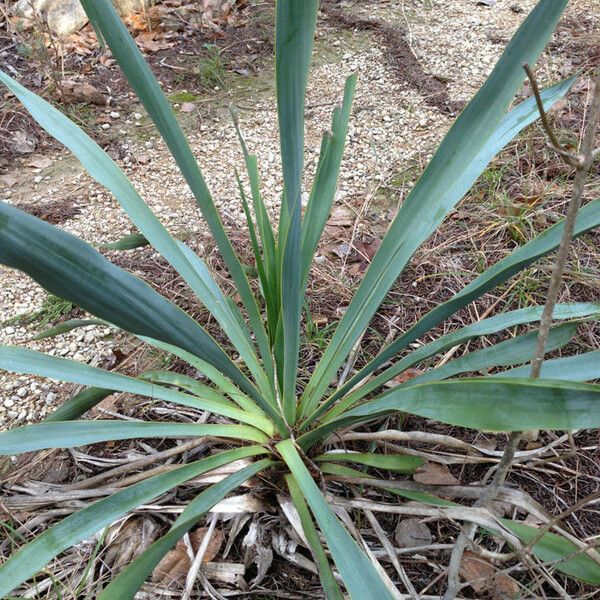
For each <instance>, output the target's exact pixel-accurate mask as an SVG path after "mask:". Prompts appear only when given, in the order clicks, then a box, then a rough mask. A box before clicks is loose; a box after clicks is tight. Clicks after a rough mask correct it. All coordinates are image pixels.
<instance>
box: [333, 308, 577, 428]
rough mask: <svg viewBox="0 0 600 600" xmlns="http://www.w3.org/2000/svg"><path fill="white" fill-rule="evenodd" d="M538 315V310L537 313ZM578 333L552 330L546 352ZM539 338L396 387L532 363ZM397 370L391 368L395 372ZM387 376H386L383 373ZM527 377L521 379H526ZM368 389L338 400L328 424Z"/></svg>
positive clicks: (573, 327)
mask: <svg viewBox="0 0 600 600" xmlns="http://www.w3.org/2000/svg"><path fill="white" fill-rule="evenodd" d="M540 313H541V309H540ZM576 331H577V324H576V323H573V324H571V323H568V324H566V325H560V326H559V327H555V328H554V329H553V330H552V331H551V332H550V334H549V335H548V345H547V346H546V351H547V352H550V351H552V350H556V349H558V348H562V347H563V346H564V345H565V344H567V343H568V342H569V341H570V340H571V339H572V337H573V336H574V335H575V333H576ZM537 338H538V334H537V331H532V332H531V333H527V334H525V335H520V336H517V337H514V338H511V339H509V340H505V341H504V342H500V343H499V344H495V345H494V346H490V347H489V348H484V349H483V350H477V351H475V352H470V353H469V354H467V355H465V356H462V357H461V358H457V359H455V360H452V361H450V362H448V363H446V364H445V365H444V366H442V367H439V368H437V369H428V370H427V371H425V372H424V373H422V374H421V375H417V376H416V377H413V378H412V379H409V380H408V381H405V382H403V383H400V384H399V385H398V386H396V387H410V386H413V385H419V384H421V383H426V382H428V381H440V380H442V379H448V378H449V377H453V376H454V375H460V374H461V373H470V372H476V371H481V370H482V369H489V368H492V367H502V366H507V365H518V364H521V363H524V362H527V361H529V360H531V357H532V356H533V353H534V350H535V348H536V345H537ZM395 370H396V369H395V368H394V371H395ZM385 373H386V375H385V377H387V375H388V374H389V373H388V372H387V371H385ZM528 375H529V373H527V374H526V375H524V377H527V376H528ZM383 378H384V375H383V374H382V376H381V378H377V381H375V380H374V381H375V383H378V382H379V381H381V380H382V379H383ZM371 389H372V388H371V385H368V387H367V389H366V390H364V389H363V388H362V387H360V388H358V389H357V390H356V391H354V392H352V393H350V394H348V395H347V396H346V397H345V398H343V399H342V400H340V401H339V402H338V403H337V404H336V405H335V406H334V407H333V408H332V409H331V410H330V411H329V412H328V413H327V415H326V416H325V417H324V418H323V420H325V421H328V420H330V419H331V418H332V417H334V416H335V415H339V414H341V413H342V412H345V411H346V410H348V409H349V408H350V407H351V406H354V404H356V403H357V402H359V401H360V400H361V399H363V398H364V396H365V391H370V390H371Z"/></svg>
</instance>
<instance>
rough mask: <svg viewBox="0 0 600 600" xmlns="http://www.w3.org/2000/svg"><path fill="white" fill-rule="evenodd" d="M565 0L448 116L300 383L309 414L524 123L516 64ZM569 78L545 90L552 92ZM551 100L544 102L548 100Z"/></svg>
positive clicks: (528, 55) (533, 20)
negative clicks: (404, 276) (411, 266)
mask: <svg viewBox="0 0 600 600" xmlns="http://www.w3.org/2000/svg"><path fill="white" fill-rule="evenodd" d="M566 4H567V2H566V0H541V1H540V2H539V3H538V4H537V5H536V7H535V8H534V9H533V10H532V11H531V13H530V14H529V16H528V17H527V19H526V20H525V22H524V23H523V24H522V25H521V27H520V28H519V29H518V31H517V32H516V33H515V35H514V36H513V37H512V39H511V41H510V43H509V44H508V46H507V48H506V50H505V51H504V53H503V54H502V57H501V58H500V60H499V61H498V63H497V64H496V66H495V67H494V70H493V71H492V73H491V74H490V76H489V77H488V79H487V81H486V82H485V83H484V84H483V86H482V87H481V88H480V89H479V91H478V92H477V94H476V95H475V97H474V98H473V99H472V100H471V102H470V103H469V105H468V106H467V107H466V108H465V110H464V111H463V112H462V113H461V115H460V116H459V117H458V119H457V120H456V121H455V123H454V124H453V126H452V127H451V128H450V131H449V132H448V133H447V135H446V137H445V138H444V140H443V141H442V143H441V144H440V146H439V148H438V150H437V152H436V153H435V155H434V156H433V158H432V160H431V162H430V163H429V166H428V167H427V169H426V170H425V172H424V173H423V175H422V176H421V178H420V179H419V181H418V182H417V183H416V184H415V186H414V187H413V189H412V191H411V192H410V194H409V195H408V197H407V198H406V200H404V202H403V204H402V206H401V207H400V210H399V211H398V214H397V215H396V218H395V219H394V221H393V222H392V224H391V225H390V228H389V229H388V232H387V234H386V236H385V238H384V239H383V241H382V243H381V246H380V247H379V250H378V252H377V254H376V255H375V257H374V258H373V260H372V262H371V264H370V266H369V268H368V269H367V272H366V273H365V276H364V277H363V280H362V282H361V284H360V286H359V288H358V290H357V292H356V294H355V295H354V297H353V299H352V301H351V303H350V305H349V307H348V309H347V310H346V312H345V313H344V316H343V317H342V319H341V321H340V323H339V325H338V327H337V329H336V331H335V334H334V336H333V338H332V340H331V342H330V344H329V346H328V348H327V350H326V351H325V353H324V354H323V357H322V359H321V361H320V362H319V364H318V365H317V367H316V368H315V371H314V373H313V376H312V377H311V380H310V381H309V383H308V386H307V388H306V390H305V393H304V396H303V399H302V402H301V414H302V415H303V416H305V415H307V414H310V413H311V412H312V411H313V410H314V409H315V408H316V405H317V403H318V402H319V400H320V399H321V397H322V395H323V393H324V392H325V390H326V389H327V387H328V385H329V382H330V381H331V380H332V379H333V378H334V376H335V373H336V372H337V370H338V369H339V367H340V366H341V364H342V363H343V361H344V359H345V357H346V356H347V355H348V353H349V352H350V351H351V349H352V347H353V345H354V344H355V342H356V340H357V339H358V338H359V336H360V335H361V333H362V332H363V331H364V330H365V328H366V327H367V325H368V323H369V321H370V320H371V318H372V316H373V314H374V313H375V312H376V310H377V308H378V307H379V305H380V304H381V302H382V301H383V299H384V298H385V296H386V294H387V292H388V291H389V289H390V288H391V286H392V285H393V284H394V282H395V281H396V279H397V278H398V276H399V275H400V273H401V272H402V270H403V269H404V267H405V266H406V264H407V262H408V261H409V260H410V258H411V257H412V255H413V253H414V252H415V251H416V250H417V248H418V247H419V246H420V245H421V244H422V243H423V242H424V241H425V240H426V239H427V238H428V237H429V236H430V235H431V233H433V231H435V229H436V228H437V227H438V226H439V225H440V223H441V222H442V221H443V219H444V218H445V216H446V215H447V214H448V212H449V211H450V210H451V209H452V207H453V206H455V204H456V203H457V202H458V201H459V200H460V199H461V198H462V197H463V195H464V194H465V193H466V192H467V191H468V190H469V188H470V187H471V186H472V185H473V183H474V182H475V181H476V179H477V177H479V175H480V174H481V172H482V171H483V169H484V168H485V167H486V165H487V164H488V163H489V161H490V160H491V159H492V158H493V156H494V155H495V154H497V153H498V152H499V151H500V150H501V149H502V148H503V147H504V146H505V145H506V144H507V143H508V142H509V141H510V140H511V139H512V138H513V137H514V136H515V135H516V134H517V133H518V132H519V131H520V130H521V129H522V128H523V127H524V126H525V125H527V123H530V122H532V121H533V120H535V119H536V118H537V117H538V110H537V107H536V104H535V102H534V101H533V100H532V99H530V100H528V101H526V102H523V103H522V104H521V105H519V106H517V107H516V108H515V109H514V110H512V111H511V112H510V113H509V114H508V115H506V116H505V112H506V110H507V108H508V106H509V104H510V102H511V100H512V99H513V96H514V94H515V92H516V91H517V90H518V88H519V86H520V85H521V84H522V81H523V64H524V63H530V64H533V63H535V61H536V60H537V58H538V56H539V55H540V53H541V52H542V50H543V48H544V46H545V45H546V42H547V40H548V38H549V37H550V35H551V34H552V32H553V31H554V28H555V26H556V23H557V22H558V19H559V18H560V15H561V14H562V12H563V10H564V9H565V6H566ZM569 86H570V82H563V83H562V84H559V85H558V86H554V88H551V89H550V90H546V96H545V102H548V101H549V99H554V98H555V99H558V98H559V97H560V96H561V95H562V94H564V93H565V92H566V91H567V89H568V87H569ZM550 103H551V102H550Z"/></svg>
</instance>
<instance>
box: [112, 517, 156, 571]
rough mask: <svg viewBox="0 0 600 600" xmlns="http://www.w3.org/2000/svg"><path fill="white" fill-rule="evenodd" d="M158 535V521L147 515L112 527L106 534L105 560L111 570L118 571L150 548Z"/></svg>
mask: <svg viewBox="0 0 600 600" xmlns="http://www.w3.org/2000/svg"><path fill="white" fill-rule="evenodd" d="M157 536H158V530H157V526H156V523H155V522H154V521H153V520H152V519H148V518H145V517H134V518H133V519H129V520H127V521H126V522H125V523H124V524H119V525H118V526H116V527H111V528H110V530H109V531H108V533H107V535H106V542H105V545H106V546H107V550H106V554H105V557H104V561H105V562H106V563H107V565H108V566H109V567H110V568H111V572H113V573H117V572H118V571H120V570H121V569H122V568H123V567H124V566H125V565H127V564H129V563H130V562H131V561H132V560H133V559H134V558H136V557H137V556H139V555H140V554H141V553H142V552H143V551H144V550H145V549H146V548H148V546H150V544H151V543H152V542H153V541H154V540H155V539H156V538H157Z"/></svg>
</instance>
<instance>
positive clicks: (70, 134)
mask: <svg viewBox="0 0 600 600" xmlns="http://www.w3.org/2000/svg"><path fill="white" fill-rule="evenodd" d="M0 82H2V83H3V84H4V85H6V86H7V87H8V88H9V89H10V91H11V92H13V93H14V94H15V95H16V96H17V98H19V100H20V101H21V102H22V103H23V105H24V106H25V108H27V110H28V111H29V112H30V114H31V115H32V116H33V118H34V119H35V120H36V121H37V122H38V123H39V124H40V125H41V126H42V127H43V128H44V129H46V131H48V133H49V134H50V135H52V136H53V137H54V138H56V139H57V140H58V141H59V142H61V143H62V144H64V145H65V146H66V147H67V148H69V149H70V150H71V152H73V154H74V155H75V156H76V157H77V158H78V159H79V160H80V161H81V163H82V165H83V166H84V167H85V169H86V170H87V171H88V173H89V174H90V175H91V176H92V177H94V179H96V181H98V182H99V183H100V184H102V185H103V186H104V187H106V188H107V189H108V190H110V191H111V192H112V193H113V194H114V195H115V198H116V199H117V200H118V201H119V203H120V204H121V206H122V208H123V210H124V211H125V212H126V213H127V215H128V216H129V217H130V218H131V220H132V221H133V223H134V224H135V225H136V227H137V228H138V229H139V231H140V233H141V234H143V236H144V237H145V238H146V239H147V240H148V241H149V242H150V243H151V244H152V245H153V246H154V248H156V250H158V252H160V253H161V254H162V255H163V256H164V257H165V258H166V259H167V261H168V262H169V263H170V264H171V265H172V266H173V268H174V269H175V270H176V271H177V272H178V273H179V274H180V275H181V276H182V277H183V279H184V281H185V282H186V283H187V284H188V285H189V286H190V288H191V289H192V290H193V291H194V293H195V294H196V295H197V296H198V298H199V299H200V301H201V302H202V303H203V304H204V305H205V306H206V307H207V308H208V310H209V311H210V312H211V313H212V314H213V315H214V317H215V318H216V320H217V321H218V323H219V324H220V325H221V327H222V328H223V331H224V332H225V334H226V335H227V336H228V337H229V339H230V340H231V342H232V344H233V345H234V347H235V348H236V350H237V351H238V352H239V353H240V356H241V357H242V360H243V361H244V362H245V363H246V364H247V365H248V367H249V368H250V370H251V372H252V374H253V376H254V377H255V379H256V382H257V384H258V385H259V386H260V387H261V388H263V389H264V387H265V386H267V389H268V386H269V380H268V379H267V377H266V374H265V373H264V370H263V369H262V367H261V365H260V362H259V361H258V358H257V356H256V353H255V351H254V347H253V343H252V340H251V339H250V336H249V334H248V331H247V328H246V326H245V325H244V327H243V328H240V320H239V319H238V318H237V315H236V314H235V311H237V307H236V308H235V310H232V309H231V306H230V305H228V304H227V303H226V302H225V301H224V298H223V294H222V292H221V290H220V289H219V287H218V285H217V284H216V283H215V281H214V279H213V277H212V275H211V274H210V272H209V271H208V269H207V268H206V265H205V264H204V262H203V261H202V260H201V259H200V257H198V256H197V255H196V254H195V253H193V252H192V251H191V250H189V248H187V247H186V246H185V244H183V243H182V242H178V241H176V240H175V239H174V238H172V237H171V235H170V234H169V232H168V231H167V230H166V229H165V228H164V227H163V225H162V224H161V222H160V221H159V220H158V218H157V217H156V216H155V215H154V213H153V212H152V211H151V210H150V208H149V207H148V205H147V204H146V203H145V202H144V201H143V200H142V198H141V197H140V196H139V194H138V193H137V191H136V190H135V188H134V187H133V185H132V184H131V182H130V181H129V179H127V177H126V176H125V174H124V173H123V171H121V169H119V167H118V166H117V165H116V164H115V163H114V161H113V160H112V159H111V158H110V156H108V154H107V153H106V152H104V150H102V148H100V146H98V144H96V142H94V141H93V140H92V139H91V138H90V137H89V136H88V135H87V134H86V133H85V132H84V131H83V130H81V129H80V128H79V127H77V125H75V123H74V122H73V121H71V119H69V118H68V117H66V116H65V115H63V114H62V113H61V112H59V111H58V110H56V109H55V108H54V107H53V106H52V105H51V104H49V103H48V102H46V101H45V100H43V99H42V98H40V97H39V96H37V95H36V94H34V93H33V92H30V91H29V90H27V89H26V88H24V87H23V86H21V85H20V84H18V83H17V82H16V81H14V80H13V79H12V78H10V77H9V76H8V75H6V74H4V73H2V72H0Z"/></svg>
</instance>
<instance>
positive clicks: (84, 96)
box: [59, 79, 106, 105]
mask: <svg viewBox="0 0 600 600" xmlns="http://www.w3.org/2000/svg"><path fill="white" fill-rule="evenodd" d="M59 93H60V94H61V100H63V101H64V102H87V103H89V104H99V105H103V104H106V99H105V96H104V94H103V93H102V92H101V91H100V90H99V89H98V88H97V87H94V86H93V85H92V84H91V83H89V82H88V81H80V80H77V79H64V80H63V81H62V82H61V84H60V89H59Z"/></svg>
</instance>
